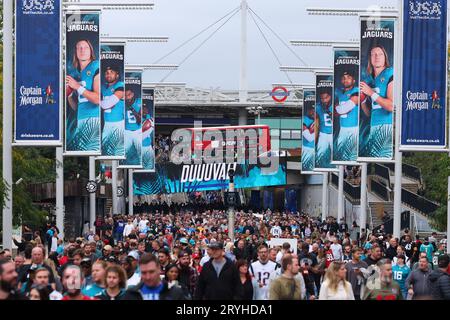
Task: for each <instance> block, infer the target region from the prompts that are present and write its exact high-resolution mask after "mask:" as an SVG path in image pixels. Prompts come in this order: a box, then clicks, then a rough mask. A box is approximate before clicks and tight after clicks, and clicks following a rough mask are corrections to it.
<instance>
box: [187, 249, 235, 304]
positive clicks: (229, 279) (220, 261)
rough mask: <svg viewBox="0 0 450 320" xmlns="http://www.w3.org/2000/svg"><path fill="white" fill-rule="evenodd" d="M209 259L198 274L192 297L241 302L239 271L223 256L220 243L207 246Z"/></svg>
mask: <svg viewBox="0 0 450 320" xmlns="http://www.w3.org/2000/svg"><path fill="white" fill-rule="evenodd" d="M208 247H209V248H210V249H211V251H210V253H211V259H210V260H209V261H208V262H207V263H205V265H204V266H203V269H202V272H201V273H200V276H199V279H198V283H197V289H196V290H195V294H194V297H195V299H196V300H242V297H243V291H242V285H241V282H240V281H241V280H240V276H239V271H238V269H237V268H236V266H235V265H234V263H233V262H231V260H229V259H227V258H226V257H225V254H224V250H223V244H222V243H221V242H217V241H216V242H212V243H210V245H209V246H208Z"/></svg>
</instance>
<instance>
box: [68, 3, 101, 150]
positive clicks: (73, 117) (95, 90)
mask: <svg viewBox="0 0 450 320" xmlns="http://www.w3.org/2000/svg"><path fill="white" fill-rule="evenodd" d="M99 23H100V14H99V13H98V12H93V13H87V12H84V13H79V14H66V79H65V80H66V81H65V82H66V144H65V146H66V153H68V154H73V155H77V154H78V155H100V153H101V147H100V144H101V141H100V140H101V138H100V131H101V125H100V78H101V75H100V60H99V58H100V26H99Z"/></svg>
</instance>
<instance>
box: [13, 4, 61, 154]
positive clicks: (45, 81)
mask: <svg viewBox="0 0 450 320" xmlns="http://www.w3.org/2000/svg"><path fill="white" fill-rule="evenodd" d="M9 1H11V0H9ZM60 17H61V7H60V1H54V0H53V1H46V3H45V4H42V3H35V2H32V1H23V0H16V54H15V58H16V60H15V61H16V62H15V66H16V77H15V90H16V104H15V112H14V115H15V135H14V141H15V142H16V143H18V144H20V145H29V146H33V145H34V146H36V145H43V146H44V145H58V144H61V143H62V139H61V133H62V132H61V112H60V110H61V102H62V101H61V99H60V91H61V86H60V82H61V67H60V66H61V51H60V46H59V45H55V44H59V43H60V42H61V40H60Z"/></svg>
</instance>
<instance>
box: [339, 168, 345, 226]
mask: <svg viewBox="0 0 450 320" xmlns="http://www.w3.org/2000/svg"><path fill="white" fill-rule="evenodd" d="M343 217H344V166H339V187H338V222H340V221H341V219H342V218H343Z"/></svg>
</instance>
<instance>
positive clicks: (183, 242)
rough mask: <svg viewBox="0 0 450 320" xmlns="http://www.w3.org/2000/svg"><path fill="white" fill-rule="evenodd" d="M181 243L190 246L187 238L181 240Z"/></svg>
mask: <svg viewBox="0 0 450 320" xmlns="http://www.w3.org/2000/svg"><path fill="white" fill-rule="evenodd" d="M180 243H182V244H189V242H188V240H187V239H186V238H181V239H180Z"/></svg>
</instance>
